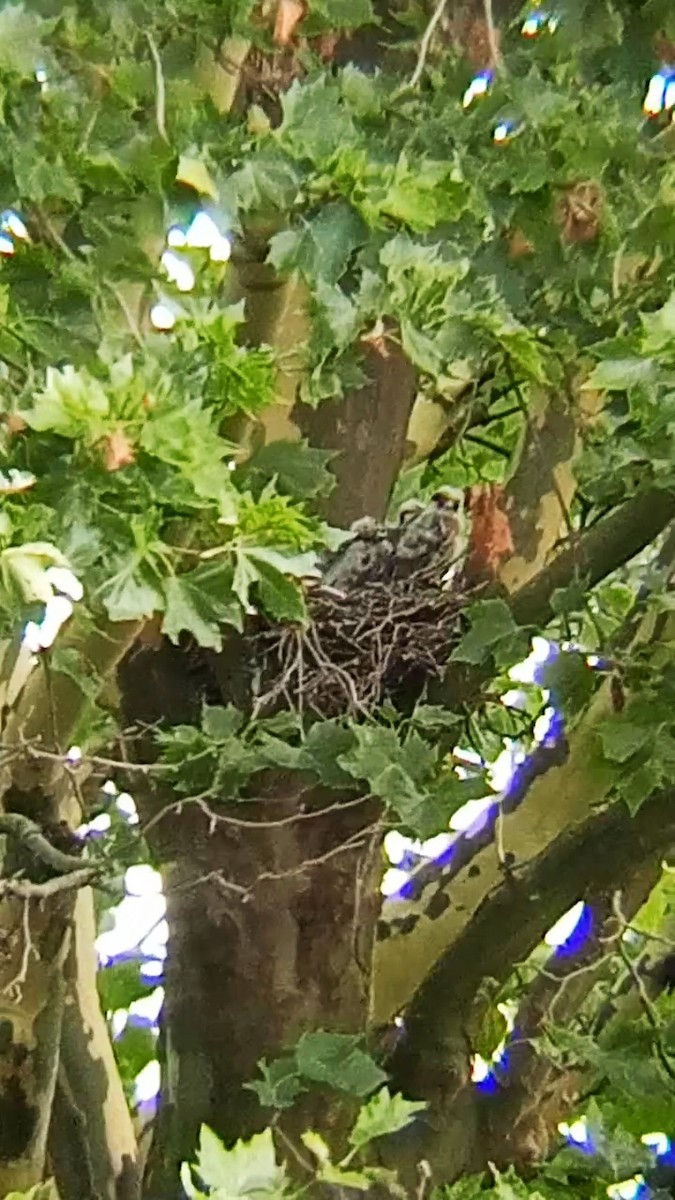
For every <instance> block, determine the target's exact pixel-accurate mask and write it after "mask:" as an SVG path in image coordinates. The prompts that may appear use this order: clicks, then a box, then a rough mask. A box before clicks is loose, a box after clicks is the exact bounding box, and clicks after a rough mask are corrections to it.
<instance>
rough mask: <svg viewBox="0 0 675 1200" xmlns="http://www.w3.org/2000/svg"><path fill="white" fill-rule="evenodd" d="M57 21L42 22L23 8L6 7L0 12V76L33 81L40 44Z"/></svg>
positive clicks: (17, 5)
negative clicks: (19, 77) (11, 74)
mask: <svg viewBox="0 0 675 1200" xmlns="http://www.w3.org/2000/svg"><path fill="white" fill-rule="evenodd" d="M56 21H57V18H53V19H51V20H45V19H44V18H43V17H39V16H38V15H37V13H35V12H27V11H26V6H25V4H5V5H3V7H2V9H0V72H1V73H2V74H6V73H10V72H12V73H14V74H16V75H23V76H24V77H25V78H31V79H34V78H35V67H36V65H37V63H38V61H39V59H40V54H41V43H42V41H43V40H44V39H45V38H46V36H47V35H48V34H49V33H50V32H51V30H52V29H53V27H54V25H55V24H56Z"/></svg>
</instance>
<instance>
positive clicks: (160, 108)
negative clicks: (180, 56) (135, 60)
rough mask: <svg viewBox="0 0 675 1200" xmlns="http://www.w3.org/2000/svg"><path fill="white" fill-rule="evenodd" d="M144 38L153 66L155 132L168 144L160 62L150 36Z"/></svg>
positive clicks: (164, 91) (153, 40)
mask: <svg viewBox="0 0 675 1200" xmlns="http://www.w3.org/2000/svg"><path fill="white" fill-rule="evenodd" d="M145 36H146V40H147V43H148V46H149V47H150V53H151V55H152V61H153V62H154V64H155V89H156V93H155V121H156V122H157V132H158V134H159V136H160V137H161V139H162V141H163V142H168V141H169V139H168V137H167V133H166V88H165V86H164V72H163V70H162V60H161V58H160V57H159V51H158V50H157V46H156V45H155V39H154V38H153V36H152V34H151V33H146V35H145Z"/></svg>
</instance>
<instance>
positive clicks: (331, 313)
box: [314, 279, 359, 350]
mask: <svg viewBox="0 0 675 1200" xmlns="http://www.w3.org/2000/svg"><path fill="white" fill-rule="evenodd" d="M314 298H315V300H316V303H317V305H318V310H319V311H318V315H319V318H320V320H321V323H322V325H323V326H325V328H326V330H327V332H328V334H329V336H330V339H331V345H332V346H334V347H335V348H337V349H338V350H339V349H344V347H346V346H348V345H349V344H350V343H351V341H352V339H353V338H354V336H355V334H356V331H357V328H358V324H359V313H358V310H357V309H356V308H355V306H354V305H353V304H352V302H351V300H349V299H348V298H347V296H346V295H345V293H344V292H343V291H342V289H341V288H339V287H337V286H334V285H332V284H329V283H327V282H326V281H325V280H324V279H319V280H318V281H317V283H316V287H315V289H314Z"/></svg>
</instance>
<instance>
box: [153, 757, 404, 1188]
mask: <svg viewBox="0 0 675 1200" xmlns="http://www.w3.org/2000/svg"><path fill="white" fill-rule="evenodd" d="M300 797H302V810H301V809H300V803H299V801H300ZM335 800H336V795H335V793H330V796H328V795H326V794H325V793H324V794H321V793H320V792H316V791H313V792H311V793H310V792H307V791H306V790H305V791H304V792H303V789H302V787H301V785H300V784H299V783H298V782H297V781H296V780H288V781H287V785H286V788H285V790H284V791H283V792H282V790H281V789H280V787H279V784H278V781H275V785H274V792H273V793H272V794H269V793H268V792H263V793H262V794H261V796H260V799H259V802H258V804H257V805H256V816H255V823H253V822H251V824H249V825H248V826H247V827H242V825H241V824H235V822H237V821H238V822H241V821H242V817H241V807H239V808H238V809H237V808H235V806H233V805H231V804H230V805H222V806H220V805H217V804H216V805H214V808H213V814H212V815H210V814H209V813H208V812H206V811H204V808H203V807H201V806H197V805H192V806H190V805H188V806H187V807H186V808H185V809H184V811H183V812H182V813H181V815H180V816H175V815H171V816H167V817H165V818H163V819H161V820H160V821H159V823H158V824H157V825H156V826H155V829H154V831H153V845H154V849H155V853H156V854H157V855H158V857H159V859H160V861H161V863H162V864H163V875H164V882H165V888H166V895H167V919H168V922H169V930H170V936H169V944H168V957H167V965H166V1004H165V1009H164V1014H163V1028H164V1063H163V1083H162V1109H161V1114H160V1121H159V1127H158V1132H157V1136H156V1138H155V1140H154V1143H153V1148H152V1151H151V1156H150V1164H149V1176H148V1194H149V1195H151V1196H156V1197H160V1196H162V1197H166V1196H168V1195H171V1194H174V1193H176V1191H177V1188H178V1164H179V1163H180V1161H181V1159H184V1158H187V1157H189V1156H190V1155H191V1154H192V1152H193V1149H194V1145H195V1140H196V1136H197V1134H198V1130H199V1126H200V1124H201V1123H202V1122H205V1123H206V1124H208V1125H209V1126H211V1127H212V1128H213V1129H214V1130H216V1131H217V1132H218V1134H219V1135H220V1136H221V1137H223V1138H224V1140H225V1142H226V1143H229V1142H231V1141H234V1140H236V1139H237V1138H238V1137H242V1136H247V1135H250V1134H251V1133H253V1132H254V1131H256V1130H259V1129H262V1128H263V1127H264V1126H265V1125H266V1124H268V1123H269V1121H270V1119H271V1116H272V1112H271V1111H270V1110H265V1109H263V1108H262V1107H261V1106H260V1103H259V1101H258V1098H257V1096H256V1095H255V1094H254V1093H253V1092H252V1091H250V1090H246V1089H244V1086H243V1085H244V1084H246V1083H248V1082H250V1081H251V1080H253V1079H254V1078H256V1077H259V1072H258V1070H257V1064H258V1062H259V1061H260V1060H261V1059H263V1058H265V1059H267V1060H268V1061H269V1060H272V1059H274V1058H277V1057H279V1056H280V1055H281V1054H282V1053H283V1052H284V1051H285V1050H290V1049H292V1047H293V1046H294V1044H295V1043H296V1042H297V1041H298V1039H299V1038H300V1037H301V1036H302V1034H303V1033H306V1032H310V1031H313V1030H320V1029H323V1030H326V1031H332V1032H340V1033H363V1032H365V1029H366V1024H367V1018H368V989H369V977H370V959H371V955H372V942H373V936H374V928H375V922H376V919H377V911H378V907H379V905H378V903H377V899H376V898H377V881H378V877H379V873H380V856H379V853H378V850H379V842H380V836H381V835H380V830H379V825H378V822H377V816H378V813H377V810H376V808H375V806H374V804H373V802H372V801H365V802H364V803H363V804H362V805H360V804H356V805H350V806H349V807H347V808H346V809H345V810H344V811H342V812H341V811H340V810H339V809H338V810H337V811H336V809H335ZM327 804H330V805H332V808H331V811H330V813H327V814H326V815H325V816H321V815H320V809H321V808H322V807H324V806H326V805H327ZM247 807H248V806H247ZM301 811H304V816H302V817H298V814H299V813H300V812H301ZM300 1109H301V1110H302V1112H301V1116H299V1117H298V1119H299V1122H300V1128H305V1127H307V1125H309V1124H313V1125H317V1124H318V1125H319V1126H321V1127H322V1128H323V1130H324V1132H328V1133H329V1134H330V1133H331V1131H332V1132H333V1134H337V1135H338V1136H339V1131H338V1130H336V1128H335V1126H334V1114H333V1113H332V1112H331V1111H330V1109H329V1108H328V1107H325V1105H324V1102H323V1101H321V1102H320V1103H319V1105H318V1108H317V1106H316V1105H315V1106H314V1108H313V1111H311V1113H310V1112H308V1110H307V1108H306V1106H303V1105H301V1106H300ZM294 1116H295V1114H294Z"/></svg>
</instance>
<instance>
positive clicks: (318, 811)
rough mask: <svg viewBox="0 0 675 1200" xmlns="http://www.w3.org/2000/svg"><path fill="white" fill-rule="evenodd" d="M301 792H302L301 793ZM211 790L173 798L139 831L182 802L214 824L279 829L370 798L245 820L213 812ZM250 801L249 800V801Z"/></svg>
mask: <svg viewBox="0 0 675 1200" xmlns="http://www.w3.org/2000/svg"><path fill="white" fill-rule="evenodd" d="M312 790H313V789H312V788H311V787H307V788H304V789H303V791H312ZM301 794H302V793H301ZM211 796H212V793H211V792H205V793H203V794H202V795H200V796H186V797H185V798H184V799H183V800H175V801H174V802H173V803H172V804H167V805H166V806H165V807H164V808H163V809H162V810H161V811H160V812H158V813H156V814H155V816H154V817H151V818H150V820H149V821H148V822H147V824H146V825H144V826H143V828H142V830H141V833H142V835H143V837H146V836H147V834H148V832H149V830H151V829H153V828H154V826H155V825H158V824H159V822H160V821H162V820H163V819H164V817H166V816H168V815H169V814H170V813H177V814H180V812H181V809H182V807H183V805H184V804H196V805H197V807H198V808H201V809H202V811H203V812H204V814H205V815H206V816H207V817H208V818H209V820H210V821H211V822H212V824H213V826H214V827H215V825H233V826H234V827H235V828H236V829H280V828H282V827H283V826H284V825H294V824H295V822H296V821H312V820H315V819H316V818H317V817H326V816H329V815H330V813H334V812H337V811H338V810H339V811H340V812H344V811H345V809H348V808H356V807H357V806H358V805H360V804H365V802H366V800H370V799H371V797H370V795H367V796H357V797H356V798H355V799H354V800H337V801H336V802H335V804H329V805H328V806H327V807H326V808H313V809H311V810H310V811H309V812H307V811H305V810H301V811H300V812H294V813H290V815H289V816H287V817H277V818H276V819H273V820H269V821H254V820H250V821H247V820H245V819H243V818H242V817H231V816H226V815H225V814H224V813H217V812H214V811H213V809H212V808H210V807H209V805H208V803H207V800H208V799H209V798H211ZM240 803H241V804H246V803H247V801H240ZM249 803H250V802H249Z"/></svg>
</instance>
